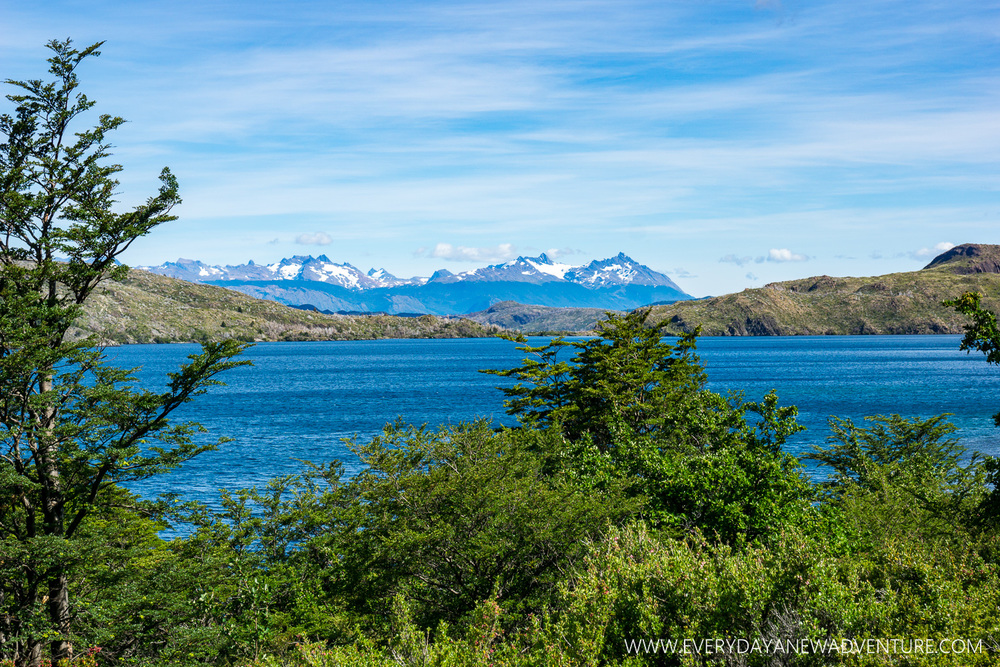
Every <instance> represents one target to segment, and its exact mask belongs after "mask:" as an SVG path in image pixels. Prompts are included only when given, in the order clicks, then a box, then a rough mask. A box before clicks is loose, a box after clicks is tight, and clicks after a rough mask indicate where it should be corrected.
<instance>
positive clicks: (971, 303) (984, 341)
mask: <svg viewBox="0 0 1000 667" xmlns="http://www.w3.org/2000/svg"><path fill="white" fill-rule="evenodd" d="M981 299H982V295H981V294H980V293H979V292H966V293H964V294H963V295H962V296H960V297H959V298H957V299H952V300H951V301H945V302H944V305H945V306H951V307H952V308H954V309H955V310H956V311H958V312H959V313H961V314H963V315H965V316H966V317H968V318H969V319H971V320H972V322H971V323H968V324H966V325H965V327H964V328H965V337H964V338H962V344H961V349H963V350H966V351H972V350H979V351H980V352H982V353H983V354H985V355H986V363H989V364H1000V328H998V327H997V316H996V314H995V313H993V312H991V311H989V310H987V309H985V308H983V306H982V302H981ZM993 421H994V423H995V424H996V425H997V426H1000V412H998V413H997V414H995V415H993Z"/></svg>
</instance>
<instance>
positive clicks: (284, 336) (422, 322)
mask: <svg viewBox="0 0 1000 667" xmlns="http://www.w3.org/2000/svg"><path fill="white" fill-rule="evenodd" d="M493 333H495V330H494V329H493V328H490V327H484V326H483V325H481V324H478V323H475V322H472V321H470V320H466V319H460V318H454V317H435V316H432V315H425V316H422V317H417V318H405V317H395V316H389V315H370V316H368V315H362V316H348V315H324V314H322V313H318V312H307V311H303V310H297V309H295V308H289V307H288V306H284V305H281V304H279V303H276V302H273V301H262V300H260V299H254V298H252V297H249V296H246V295H244V294H240V293H239V292H234V291H232V290H228V289H225V288H222V287H214V286H211V285H199V284H195V283H189V282H185V281H183V280H177V279H174V278H167V277H165V276H159V275H155V274H152V273H147V272H145V271H138V270H135V269H133V270H131V271H130V272H129V275H128V278H126V279H125V280H124V281H123V282H120V283H114V282H110V281H109V282H105V283H104V284H103V285H102V287H101V288H100V289H99V291H98V293H97V294H96V295H95V296H94V297H93V298H91V299H90V300H89V301H88V304H87V308H86V310H85V311H84V314H83V316H82V317H81V318H80V320H79V322H78V329H77V330H76V331H75V332H74V334H75V335H76V336H84V335H89V334H97V336H98V338H99V339H100V340H101V341H102V342H103V343H105V344H129V343H176V342H202V341H208V340H220V339H224V338H236V339H238V340H245V341H279V340H362V339H375V338H477V337H483V336H489V335H492V334H493Z"/></svg>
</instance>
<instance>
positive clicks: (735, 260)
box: [719, 255, 753, 266]
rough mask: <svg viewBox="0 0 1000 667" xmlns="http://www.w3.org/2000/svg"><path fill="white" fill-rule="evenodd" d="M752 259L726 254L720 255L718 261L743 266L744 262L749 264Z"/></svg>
mask: <svg viewBox="0 0 1000 667" xmlns="http://www.w3.org/2000/svg"><path fill="white" fill-rule="evenodd" d="M752 261H753V257H740V256H739V255H726V256H725V257H720V258H719V262H720V263H724V264H735V265H736V266H743V265H744V264H749V263H750V262H752Z"/></svg>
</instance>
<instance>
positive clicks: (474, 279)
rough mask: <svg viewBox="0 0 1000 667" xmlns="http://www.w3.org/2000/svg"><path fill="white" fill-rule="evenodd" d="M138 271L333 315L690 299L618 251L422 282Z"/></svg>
mask: <svg viewBox="0 0 1000 667" xmlns="http://www.w3.org/2000/svg"><path fill="white" fill-rule="evenodd" d="M138 268H142V269H144V270H146V271H149V272H151V273H157V274H160V275H164V276H169V277H172V278H179V279H181V280H187V281H190V282H198V283H206V284H210V285H218V286H220V287H226V288H229V289H233V290H236V291H239V292H243V293H244V294H248V295H250V296H254V297H257V298H262V299H269V300H272V301H278V302H279V303H284V304H287V305H294V306H303V305H308V306H313V307H315V308H318V309H320V310H329V311H333V312H384V313H389V314H396V313H429V314H433V315H460V314H466V313H472V312H477V311H482V310H486V309H488V308H490V306H492V305H494V304H496V303H499V302H502V301H517V302H520V303H527V304H534V305H540V306H555V307H574V308H581V307H582V308H604V309H612V310H628V309H632V308H638V307H639V306H643V305H647V304H650V303H654V302H674V301H679V300H686V299H691V298H693V297H691V296H690V295H689V294H686V293H685V292H684V291H683V290H682V289H681V288H680V287H678V286H677V285H676V284H675V283H674V282H673V281H672V280H671V279H670V278H669V277H667V276H666V275H664V274H662V273H658V272H657V271H654V270H652V269H650V268H649V267H648V266H645V265H642V264H639V263H638V262H636V261H635V260H633V259H631V258H630V257H628V256H627V255H625V254H624V253H619V254H618V255H616V256H615V257H611V258H608V259H604V260H594V261H592V262H590V263H588V264H586V265H582V266H573V265H570V264H564V263H560V262H557V261H554V260H552V259H551V258H550V257H549V256H548V255H546V254H544V253H543V254H541V255H539V256H538V257H518V258H517V259H515V260H512V261H509V262H505V263H503V264H494V265H491V266H486V267H483V268H479V269H475V270H472V271H465V272H462V273H452V272H450V271H448V270H445V269H442V270H439V271H436V272H434V273H433V274H432V275H431V276H430V277H428V278H421V277H418V278H397V277H396V276H394V275H392V274H390V273H389V272H388V271H386V270H385V269H371V270H369V271H368V272H367V273H365V272H363V271H361V270H360V269H358V268H357V267H355V266H352V265H351V264H348V263H346V262H345V263H340V264H338V263H336V262H333V261H332V260H331V259H330V258H329V257H327V256H326V255H320V256H319V257H312V256H311V255H310V256H302V255H297V256H295V257H291V258H286V259H282V260H281V261H280V262H275V263H273V264H255V263H254V262H252V261H251V262H248V263H246V264H241V265H237V266H212V265H208V264H205V263H203V262H200V261H197V260H190V259H178V260H177V261H176V262H167V263H164V264H161V265H159V266H147V267H138Z"/></svg>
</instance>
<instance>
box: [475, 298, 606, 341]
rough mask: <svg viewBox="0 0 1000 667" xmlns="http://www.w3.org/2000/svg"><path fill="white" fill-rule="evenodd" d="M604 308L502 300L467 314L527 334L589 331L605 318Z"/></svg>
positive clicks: (490, 323) (489, 323)
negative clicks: (559, 306) (556, 305)
mask: <svg viewBox="0 0 1000 667" xmlns="http://www.w3.org/2000/svg"><path fill="white" fill-rule="evenodd" d="M607 313H608V311H607V310H605V309H603V308H557V307H552V306H531V305H525V304H523V303H516V302H514V301H501V302H499V303H496V304H493V305H492V306H490V307H489V308H488V309H487V310H482V311H479V312H478V313H470V314H468V315H466V317H468V318H469V319H470V320H474V321H476V322H479V323H480V324H484V325H496V326H500V327H503V328H505V329H513V330H516V331H520V332H521V333H526V334H540V333H552V332H560V333H562V332H569V333H589V332H592V331H594V329H595V327H596V326H597V323H598V322H600V321H601V320H603V319H605V316H606V315H607Z"/></svg>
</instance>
